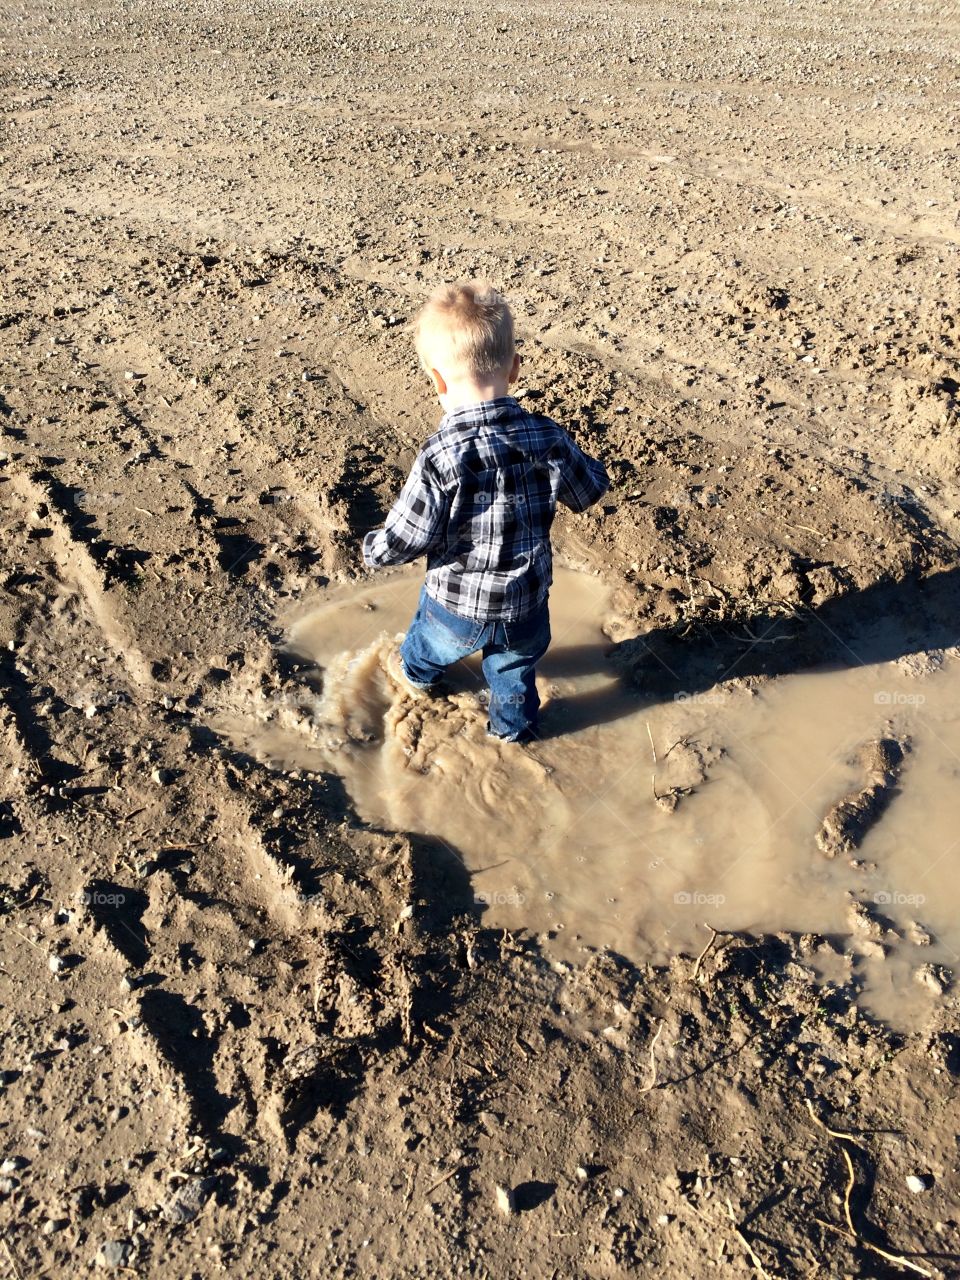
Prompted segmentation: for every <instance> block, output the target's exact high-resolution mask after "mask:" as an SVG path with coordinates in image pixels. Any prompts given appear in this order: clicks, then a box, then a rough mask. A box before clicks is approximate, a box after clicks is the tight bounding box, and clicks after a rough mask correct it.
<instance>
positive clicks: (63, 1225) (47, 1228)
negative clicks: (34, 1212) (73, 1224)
mask: <svg viewBox="0 0 960 1280" xmlns="http://www.w3.org/2000/svg"><path fill="white" fill-rule="evenodd" d="M69 1225H70V1219H69V1218H47V1220H46V1222H44V1224H43V1226H42V1227H41V1228H40V1231H41V1233H42V1234H43V1235H45V1236H53V1235H56V1234H57V1232H58V1231H65V1230H66V1229H67V1227H69Z"/></svg>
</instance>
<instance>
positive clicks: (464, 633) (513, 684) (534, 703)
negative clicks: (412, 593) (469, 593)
mask: <svg viewBox="0 0 960 1280" xmlns="http://www.w3.org/2000/svg"><path fill="white" fill-rule="evenodd" d="M549 644H550V618H549V615H548V612H547V606H546V605H544V606H543V607H542V608H541V609H538V610H537V611H536V612H534V613H532V614H530V615H529V617H526V618H521V619H520V621H519V622H477V621H476V620H474V619H470V618H461V617H460V616H459V614H456V613H451V612H450V610H449V609H444V607H443V605H441V604H438V603H437V601H436V600H434V599H433V598H432V596H428V595H427V592H426V588H424V589H423V590H422V591H421V592H420V601H419V604H418V605H417V612H416V613H415V614H414V617H413V622H411V624H410V628H409V630H408V631H407V634H406V637H405V638H404V641H403V644H402V645H401V646H400V657H401V659H402V660H403V669H404V672H405V673H406V676H407V679H408V680H409V681H410V683H411V684H415V685H417V686H418V688H421V689H431V688H433V687H434V686H435V685H436V684H437V683H438V682H439V680H440V677H441V676H442V674H443V672H444V670H445V669H446V668H447V667H449V666H451V665H452V664H453V663H454V662H459V661H460V659H461V658H467V657H469V655H470V654H471V653H476V652H477V650H478V649H482V650H483V674H484V675H485V676H486V679H487V684H488V685H489V686H490V706H489V715H490V719H489V722H488V724H487V731H488V733H491V734H494V735H495V736H496V737H498V738H506V739H507V740H508V741H510V742H516V741H517V740H518V739H524V740H526V739H529V738H531V737H533V736H534V735H535V733H536V727H537V712H538V711H539V709H540V697H539V694H538V693H537V685H536V680H535V678H534V677H535V674H536V673H535V668H536V665H537V663H538V662H539V661H540V659H541V658H542V657H543V655H544V654H545V653H546V651H547V646H548V645H549Z"/></svg>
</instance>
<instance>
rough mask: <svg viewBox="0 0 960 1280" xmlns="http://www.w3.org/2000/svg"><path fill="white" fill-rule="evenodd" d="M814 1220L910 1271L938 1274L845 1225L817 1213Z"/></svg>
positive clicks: (920, 1273)
mask: <svg viewBox="0 0 960 1280" xmlns="http://www.w3.org/2000/svg"><path fill="white" fill-rule="evenodd" d="M813 1220H814V1222H819V1224H820V1226H821V1227H826V1228H827V1230H828V1231H833V1232H835V1233H836V1234H837V1235H838V1236H843V1238H844V1239H845V1240H851V1241H852V1242H853V1243H854V1244H855V1245H858V1246H859V1247H860V1248H861V1249H869V1250H870V1251H871V1253H876V1254H879V1256H880V1257H881V1258H885V1259H886V1260H887V1262H894V1263H896V1265H897V1266H900V1267H906V1268H907V1270H908V1271H915V1272H916V1273H917V1275H920V1276H934V1275H935V1274H936V1273H935V1272H933V1271H928V1270H927V1268H926V1267H921V1266H920V1264H919V1262H911V1261H910V1259H909V1258H904V1257H903V1256H902V1255H901V1254H899V1253H887V1251H886V1249H881V1248H880V1246H879V1245H876V1244H871V1243H870V1241H869V1240H864V1238H863V1236H860V1235H856V1234H851V1233H850V1232H849V1231H844V1229H843V1227H838V1226H837V1225H836V1223H835V1222H827V1221H826V1220H825V1219H824V1218H818V1217H817V1216H816V1214H814V1218H813Z"/></svg>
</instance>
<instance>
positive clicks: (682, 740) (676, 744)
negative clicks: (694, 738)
mask: <svg viewBox="0 0 960 1280" xmlns="http://www.w3.org/2000/svg"><path fill="white" fill-rule="evenodd" d="M689 741H690V739H689V738H678V739H677V740H676V742H674V743H673V744H672V746H669V747H667V749H666V751H665V752H664V753H663V758H664V760H666V758H667V756H668V755H669V754H670V752H671V751H672V750H673V748H674V747H681V746H682V747H685V746H686V745H687V743H688V742H689Z"/></svg>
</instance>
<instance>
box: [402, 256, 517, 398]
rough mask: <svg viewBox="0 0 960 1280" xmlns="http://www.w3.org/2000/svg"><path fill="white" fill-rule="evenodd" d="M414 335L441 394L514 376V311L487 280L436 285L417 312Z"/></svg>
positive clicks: (504, 383)
mask: <svg viewBox="0 0 960 1280" xmlns="http://www.w3.org/2000/svg"><path fill="white" fill-rule="evenodd" d="M414 340H415V342H416V347H417V355H418V356H419V357H420V363H421V364H422V365H423V367H424V369H426V370H427V371H428V372H429V373H430V374H432V375H433V379H434V383H435V384H436V387H437V391H438V393H439V394H440V396H441V399H443V398H444V397H445V395H447V394H448V393H449V392H452V391H454V389H456V388H459V387H467V388H469V387H474V388H494V389H497V388H499V387H501V386H502V387H504V388H505V387H506V386H507V384H508V383H510V382H512V381H513V379H514V378H515V377H516V375H517V369H518V367H519V357H518V356H517V352H516V347H515V346H514V336H513V316H512V315H511V313H510V308H509V306H508V305H507V302H506V300H505V299H504V298H503V297H502V296H501V295H500V294H499V293H498V292H497V290H496V289H494V288H493V286H492V285H490V284H488V283H487V282H486V281H483V280H467V281H464V282H462V283H461V284H449V285H444V286H443V288H441V289H438V290H437V291H436V292H435V293H434V294H432V295H431V297H430V298H429V299H428V301H427V303H426V305H425V306H424V308H423V310H422V311H421V312H420V314H419V316H418V317H417V321H416V326H415V329H414Z"/></svg>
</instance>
